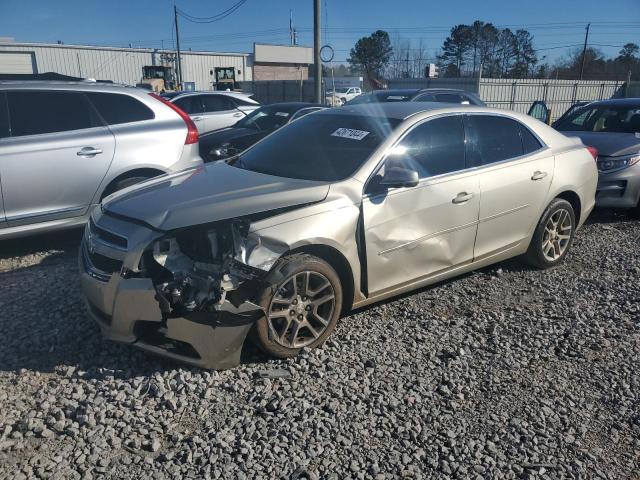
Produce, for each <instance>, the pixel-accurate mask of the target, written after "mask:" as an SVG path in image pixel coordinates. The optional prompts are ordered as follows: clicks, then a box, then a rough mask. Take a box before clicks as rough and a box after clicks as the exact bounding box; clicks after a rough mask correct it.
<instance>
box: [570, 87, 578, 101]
mask: <svg viewBox="0 0 640 480" xmlns="http://www.w3.org/2000/svg"><path fill="white" fill-rule="evenodd" d="M577 95H578V82H576V83H574V84H573V95H572V96H571V105H573V104H574V103H576V97H577Z"/></svg>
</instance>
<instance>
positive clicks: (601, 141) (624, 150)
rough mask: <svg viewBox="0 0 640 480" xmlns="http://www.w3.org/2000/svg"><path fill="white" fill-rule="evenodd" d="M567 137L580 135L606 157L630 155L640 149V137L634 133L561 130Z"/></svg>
mask: <svg viewBox="0 0 640 480" xmlns="http://www.w3.org/2000/svg"><path fill="white" fill-rule="evenodd" d="M560 133H563V134H564V135H566V136H567V137H578V138H580V139H581V140H582V143H584V144H585V145H587V146H590V147H595V148H597V149H598V154H599V155H603V156H606V157H617V156H619V155H629V154H632V153H638V152H639V151H640V138H639V137H636V135H635V134H634V133H605V132H560Z"/></svg>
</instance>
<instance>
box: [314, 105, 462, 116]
mask: <svg viewBox="0 0 640 480" xmlns="http://www.w3.org/2000/svg"><path fill="white" fill-rule="evenodd" d="M456 107H460V104H457V103H443V102H382V103H362V104H358V105H345V106H343V107H337V108H329V109H326V110H323V111H321V112H318V113H319V114H320V115H329V114H340V115H361V116H367V117H386V118H395V119H397V120H404V119H406V118H409V117H411V116H412V115H415V114H416V113H421V112H427V111H431V110H443V109H447V108H449V109H450V108H456ZM462 108H464V109H465V111H466V110H467V105H463V106H462Z"/></svg>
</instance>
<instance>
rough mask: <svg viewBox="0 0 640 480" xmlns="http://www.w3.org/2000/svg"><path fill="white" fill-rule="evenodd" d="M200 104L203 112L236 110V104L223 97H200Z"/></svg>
mask: <svg viewBox="0 0 640 480" xmlns="http://www.w3.org/2000/svg"><path fill="white" fill-rule="evenodd" d="M202 103H203V104H204V111H205V112H224V111H225V110H233V109H234V108H236V104H235V103H233V101H232V100H231V99H230V98H229V97H226V96H224V95H202Z"/></svg>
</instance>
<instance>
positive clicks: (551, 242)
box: [524, 198, 576, 268]
mask: <svg viewBox="0 0 640 480" xmlns="http://www.w3.org/2000/svg"><path fill="white" fill-rule="evenodd" d="M575 229H576V216H575V213H574V211H573V207H572V206H571V204H570V203H569V202H567V201H566V200H563V199H561V198H556V199H555V200H553V201H552V202H551V204H549V206H548V207H547V209H546V210H545V211H544V213H543V214H542V217H540V221H539V222H538V225H537V227H536V230H535V232H534V234H533V238H532V239H531V244H530V245H529V249H528V250H527V253H526V254H525V255H524V259H525V260H526V261H527V262H528V263H530V264H531V265H534V266H536V267H538V268H551V267H554V266H556V265H558V264H559V263H561V262H562V260H563V259H564V257H565V256H566V255H567V253H568V252H569V249H570V248H571V244H572V243H573V236H574V233H575Z"/></svg>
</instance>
